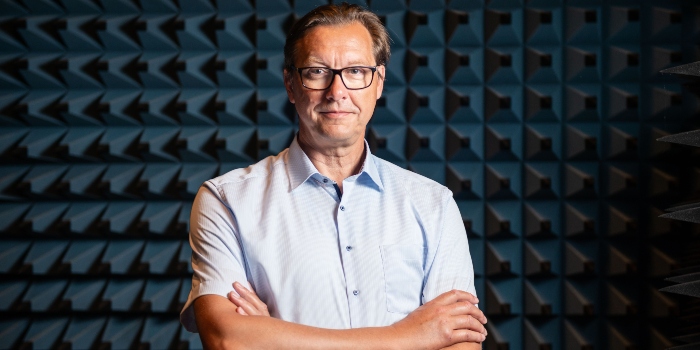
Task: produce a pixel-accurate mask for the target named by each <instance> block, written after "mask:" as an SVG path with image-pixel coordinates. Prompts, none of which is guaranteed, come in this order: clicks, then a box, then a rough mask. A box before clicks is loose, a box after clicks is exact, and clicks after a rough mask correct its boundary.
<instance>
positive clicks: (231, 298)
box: [226, 291, 240, 306]
mask: <svg viewBox="0 0 700 350" xmlns="http://www.w3.org/2000/svg"><path fill="white" fill-rule="evenodd" d="M226 297H227V298H228V300H229V301H231V302H232V303H234V304H236V306H238V298H240V296H239V295H238V293H236V292H235V291H230V292H228V294H226Z"/></svg>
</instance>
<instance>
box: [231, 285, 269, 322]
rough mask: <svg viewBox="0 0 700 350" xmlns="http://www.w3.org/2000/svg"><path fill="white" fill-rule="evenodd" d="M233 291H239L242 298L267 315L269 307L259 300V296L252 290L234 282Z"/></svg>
mask: <svg viewBox="0 0 700 350" xmlns="http://www.w3.org/2000/svg"><path fill="white" fill-rule="evenodd" d="M233 289H235V290H236V291H238V294H240V295H241V297H242V298H244V299H245V300H246V301H248V302H249V303H250V304H251V305H253V306H254V307H255V308H256V309H258V311H259V312H260V313H261V314H267V312H268V311H267V305H266V304H265V303H263V302H262V300H260V298H258V295H257V294H255V292H254V291H253V290H252V288H251V289H248V288H246V287H244V286H243V284H241V283H239V282H234V283H233Z"/></svg>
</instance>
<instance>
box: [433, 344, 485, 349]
mask: <svg viewBox="0 0 700 350" xmlns="http://www.w3.org/2000/svg"><path fill="white" fill-rule="evenodd" d="M441 350H481V343H457V344H454V345H452V346H448V347H446V348H442V349H441Z"/></svg>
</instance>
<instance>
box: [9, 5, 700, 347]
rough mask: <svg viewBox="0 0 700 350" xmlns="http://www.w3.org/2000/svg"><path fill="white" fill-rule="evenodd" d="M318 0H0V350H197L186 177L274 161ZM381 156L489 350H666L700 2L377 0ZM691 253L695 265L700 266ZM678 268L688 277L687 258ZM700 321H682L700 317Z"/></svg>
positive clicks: (690, 327)
mask: <svg viewBox="0 0 700 350" xmlns="http://www.w3.org/2000/svg"><path fill="white" fill-rule="evenodd" d="M322 3H325V2H324V1H321V0H265V1H263V0H257V1H254V0H250V1H248V0H227V1H221V0H154V1H151V0H149V1H146V0H141V1H139V0H133V1H132V0H109V1H107V0H101V1H99V0H97V1H88V0H60V1H50V0H23V1H2V2H0V348H19V347H24V348H32V347H33V348H34V349H43V348H51V347H62V348H64V349H68V348H74V349H76V348H90V347H93V348H94V347H99V348H103V349H108V348H110V347H111V348H112V349H118V348H140V349H148V348H151V349H157V348H181V349H186V348H192V349H194V348H200V347H201V343H200V342H199V339H198V337H197V335H195V334H190V333H188V332H186V331H184V329H182V327H181V326H180V325H179V322H178V314H179V310H180V309H181V307H182V304H183V303H184V301H185V300H186V298H187V293H188V291H189V288H190V274H191V267H190V266H189V259H190V248H189V245H188V242H187V226H188V217H189V210H190V206H191V202H192V199H193V197H194V194H195V193H196V191H197V189H198V187H199V185H200V184H201V183H202V182H203V181H205V180H207V179H209V178H212V177H214V176H216V175H218V174H222V173H224V172H226V171H228V170H231V169H234V168H239V167H245V166H247V165H248V164H251V163H253V162H255V161H257V160H259V159H262V158H264V157H265V156H267V155H270V154H276V153H278V152H279V151H281V150H283V149H284V148H286V147H287V145H288V144H289V142H290V141H291V138H292V137H293V135H294V132H295V130H296V124H295V116H294V110H293V108H292V106H291V105H290V104H289V103H288V102H287V96H286V93H285V91H284V88H283V85H282V72H281V67H282V60H283V56H282V47H283V45H284V39H285V33H286V30H287V29H288V28H289V27H290V26H291V24H292V23H293V22H294V20H295V19H296V18H299V17H300V16H302V15H303V14H305V13H306V12H307V11H309V10H310V9H312V8H314V7H315V6H317V5H319V4H322ZM360 3H362V4H364V5H368V6H369V8H371V9H372V10H373V11H375V12H376V13H377V14H379V15H380V16H381V18H382V20H383V22H384V23H385V24H386V26H387V28H388V30H389V32H390V34H391V37H392V39H393V44H392V59H391V62H390V64H389V65H388V69H387V70H388V73H387V80H386V87H385V91H384V95H383V97H382V98H381V99H380V100H379V101H378V106H377V109H376V111H375V115H374V117H373V120H372V121H371V125H370V128H369V130H368V135H367V138H368V141H369V143H370V145H371V147H372V150H373V152H375V154H377V155H378V156H380V157H382V158H384V159H386V160H389V161H391V162H394V163H396V164H398V165H400V166H403V167H406V168H408V169H411V170H413V171H415V172H417V173H420V174H422V175H425V176H427V177H429V178H432V179H434V180H436V181H438V182H440V183H443V184H445V185H447V186H448V187H449V188H450V189H451V190H452V191H453V193H454V195H455V198H456V200H457V203H458V204H459V207H460V210H461V212H462V215H463V217H464V222H465V225H466V227H467V230H468V232H469V238H470V249H471V254H472V257H473V260H474V266H475V270H476V288H477V293H478V295H479V297H480V298H481V300H482V303H481V305H480V307H481V308H482V309H483V310H485V312H486V314H487V316H488V317H489V324H488V331H489V337H488V340H487V343H486V345H485V348H487V349H538V350H548V349H593V348H595V349H608V348H609V349H661V348H664V347H668V346H671V345H673V344H674V341H673V340H672V338H673V337H675V336H678V335H682V334H687V333H692V332H697V331H698V330H697V324H698V323H699V322H700V321H699V320H698V317H697V316H693V315H697V314H698V309H699V308H700V306H698V303H697V302H694V301H692V300H689V299H685V298H683V297H677V296H674V295H672V294H665V293H662V292H659V291H658V289H659V288H661V287H664V286H666V285H668V284H669V283H668V282H665V281H664V280H663V279H664V278H665V277H668V276H671V275H674V274H676V273H677V272H678V271H685V272H687V271H689V270H688V268H689V266H691V265H692V263H693V261H697V256H698V255H697V253H696V252H697V251H699V249H698V241H699V240H698V233H697V228H694V227H692V226H690V225H687V224H681V223H676V222H673V221H670V220H667V219H660V218H658V215H660V214H662V213H663V210H665V209H666V208H668V207H672V206H674V205H677V204H680V203H684V202H685V201H688V200H692V199H696V198H697V197H698V196H697V194H698V191H699V190H700V181H699V179H700V176H699V175H700V169H698V168H697V167H695V164H696V162H695V161H696V160H697V155H696V152H695V151H693V150H692V149H691V148H687V147H681V146H675V145H672V144H669V143H663V142H658V141H655V140H656V139H657V138H660V137H663V136H667V135H670V134H674V133H678V132H681V131H686V130H691V129H693V128H694V125H693V124H692V123H691V121H692V118H693V117H694V116H695V115H696V114H697V113H698V103H697V102H698V101H697V98H696V97H695V95H694V94H693V93H692V92H691V90H690V89H687V88H684V87H683V86H682V84H681V83H682V82H683V81H682V80H681V79H679V78H677V77H674V76H671V75H662V74H659V73H658V72H659V71H660V70H662V69H665V68H669V67H673V66H678V65H681V64H684V63H689V62H693V61H696V60H698V43H700V6H698V5H697V3H695V2H694V1H673V0H665V1H657V0H641V1H622V0H617V1H595V0H579V1H573V0H571V1H563V0H560V1H557V0H531V1H525V0H521V1H519V0H500V1H496V0H493V1H480V0H451V1H447V0H410V1H409V0H383V1H377V0H375V1H371V2H369V3H364V2H360ZM694 259H695V260H694ZM691 270H692V269H691ZM693 313H695V314H693Z"/></svg>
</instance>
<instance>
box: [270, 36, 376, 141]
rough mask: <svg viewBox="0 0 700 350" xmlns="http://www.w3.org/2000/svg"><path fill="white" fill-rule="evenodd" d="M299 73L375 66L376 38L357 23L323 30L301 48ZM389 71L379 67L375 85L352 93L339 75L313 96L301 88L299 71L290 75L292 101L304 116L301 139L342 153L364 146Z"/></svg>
mask: <svg viewBox="0 0 700 350" xmlns="http://www.w3.org/2000/svg"><path fill="white" fill-rule="evenodd" d="M294 65H295V66H296V67H327V68H332V69H341V68H345V67H350V66H375V65H376V62H375V60H374V55H373V54H372V38H371V36H370V34H369V31H367V29H366V28H365V27H364V26H363V25H361V24H359V23H353V24H350V25H343V26H318V27H316V28H314V29H312V30H310V31H309V32H308V33H307V34H306V36H305V37H304V38H303V39H301V40H300V41H299V42H298V43H297V56H296V61H295V62H294ZM379 72H380V73H381V76H382V77H383V76H385V75H384V66H379V67H377V72H376V73H374V78H373V81H372V85H370V86H369V87H367V88H365V89H362V90H348V89H347V88H346V87H345V85H343V82H342V81H341V79H340V76H339V75H336V76H335V77H334V78H333V82H332V83H331V86H330V87H329V88H327V89H325V90H310V89H307V88H305V87H304V86H303V85H302V84H301V80H300V77H299V73H298V72H297V71H292V72H285V75H284V76H285V78H284V83H285V87H286V89H287V95H288V96H289V101H290V102H292V103H293V104H294V105H295V107H296V110H297V113H298V114H299V134H300V137H302V136H303V137H304V138H305V140H306V141H307V142H312V143H313V144H314V145H315V146H320V147H342V146H350V145H353V144H356V143H357V142H361V141H359V140H362V139H363V138H364V135H365V127H366V126H367V123H368V122H369V120H370V118H371V117H372V114H373V113H374V106H375V105H376V102H377V99H378V98H379V97H380V96H381V94H382V88H383V87H384V82H383V79H382V78H380V77H379V76H378V75H377V73H379Z"/></svg>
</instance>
